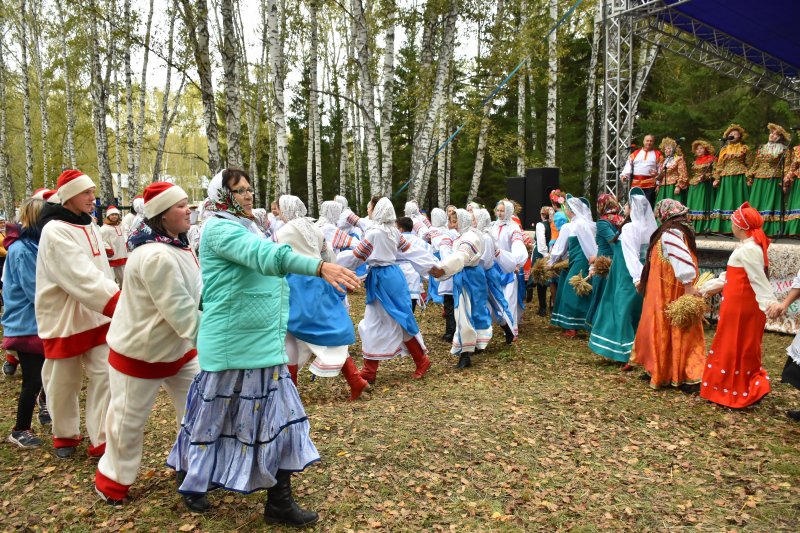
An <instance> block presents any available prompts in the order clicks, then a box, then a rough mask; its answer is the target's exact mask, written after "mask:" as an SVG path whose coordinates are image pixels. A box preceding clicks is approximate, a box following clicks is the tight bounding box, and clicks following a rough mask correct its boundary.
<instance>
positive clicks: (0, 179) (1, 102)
mask: <svg viewBox="0 0 800 533" xmlns="http://www.w3.org/2000/svg"><path fill="white" fill-rule="evenodd" d="M5 35H6V32H5V28H4V27H3V25H2V22H0V192H2V195H3V211H4V214H5V218H6V220H11V219H12V217H13V216H14V214H15V209H14V180H12V179H11V176H9V174H8V157H7V155H6V148H7V147H6V139H7V136H6V63H5V58H4V56H3V50H4V49H5V48H6V46H7V44H8V43H6V42H5Z"/></svg>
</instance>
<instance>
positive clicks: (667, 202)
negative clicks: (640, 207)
mask: <svg viewBox="0 0 800 533" xmlns="http://www.w3.org/2000/svg"><path fill="white" fill-rule="evenodd" d="M688 214H689V208H688V207H686V206H685V205H683V204H682V203H680V202H679V201H678V200H673V199H672V198H664V199H663V200H661V201H660V202H658V203H657V204H656V208H655V215H656V218H657V219H658V221H659V222H660V223H662V224H663V223H664V222H666V221H667V220H672V219H673V218H680V217H685V216H686V215H688Z"/></svg>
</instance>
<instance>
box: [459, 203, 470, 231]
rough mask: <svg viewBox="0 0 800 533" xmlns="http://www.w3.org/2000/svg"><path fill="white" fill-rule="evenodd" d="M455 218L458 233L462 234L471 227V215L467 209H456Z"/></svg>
mask: <svg viewBox="0 0 800 533" xmlns="http://www.w3.org/2000/svg"><path fill="white" fill-rule="evenodd" d="M456 218H457V219H458V223H457V224H456V230H457V231H458V234H459V235H464V234H465V233H466V232H468V231H469V230H471V229H472V215H471V214H470V213H469V211H467V210H466V209H456Z"/></svg>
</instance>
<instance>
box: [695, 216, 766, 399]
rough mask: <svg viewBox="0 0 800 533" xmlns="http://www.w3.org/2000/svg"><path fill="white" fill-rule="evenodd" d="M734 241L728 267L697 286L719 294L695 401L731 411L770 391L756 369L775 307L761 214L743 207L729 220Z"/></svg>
mask: <svg viewBox="0 0 800 533" xmlns="http://www.w3.org/2000/svg"><path fill="white" fill-rule="evenodd" d="M731 222H732V226H733V234H734V236H735V237H736V238H737V239H739V240H740V241H741V243H740V244H739V246H738V247H737V248H736V249H735V250H734V251H733V253H732V254H731V256H730V258H729V259H728V268H727V271H726V272H725V273H723V274H722V275H720V277H719V278H718V279H716V280H712V281H709V282H708V283H706V284H705V285H703V287H702V292H703V293H705V294H714V293H717V292H719V291H720V290H722V299H721V305H720V310H719V323H718V325H717V333H716V335H714V341H713V343H712V344H711V349H710V350H709V351H708V360H707V361H706V367H705V369H704V371H703V383H702V386H701V387H700V396H702V397H703V398H705V399H706V400H710V401H712V402H714V403H718V404H720V405H724V406H727V407H733V408H737V409H738V408H742V407H747V406H748V405H752V404H754V403H756V402H757V401H758V400H760V399H761V398H763V397H764V396H765V395H766V394H767V393H769V391H770V385H769V376H768V375H767V372H766V370H764V368H763V367H762V366H761V339H762V337H763V336H764V325H765V324H766V321H767V317H766V315H765V314H764V313H765V312H766V310H767V307H769V305H770V304H772V303H775V302H776V301H777V300H776V299H775V295H774V293H773V291H772V286H771V285H770V282H769V279H768V278H767V269H768V268H769V259H768V258H767V248H768V247H769V243H770V241H769V239H768V238H767V236H766V235H765V234H764V231H763V230H762V229H761V226H762V224H763V223H764V220H763V218H762V217H761V215H760V214H759V213H758V211H756V210H755V209H753V208H752V207H750V204H749V203H747V202H745V203H744V204H742V206H741V207H739V209H737V210H736V211H735V212H734V213H733V216H732V217H731Z"/></svg>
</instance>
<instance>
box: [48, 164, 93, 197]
mask: <svg viewBox="0 0 800 533" xmlns="http://www.w3.org/2000/svg"><path fill="white" fill-rule="evenodd" d="M57 185H58V198H59V200H60V201H61V203H62V204H63V203H64V202H66V201H67V200H69V199H70V198H72V197H73V196H75V195H77V194H79V193H82V192H83V191H85V190H86V189H91V188H92V187H95V186H96V185H95V184H94V181H92V178H90V177H89V176H87V175H86V174H84V173H83V172H81V171H80V170H73V169H69V170H65V171H64V172H62V173H61V175H60V176H59V177H58V182H57Z"/></svg>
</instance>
